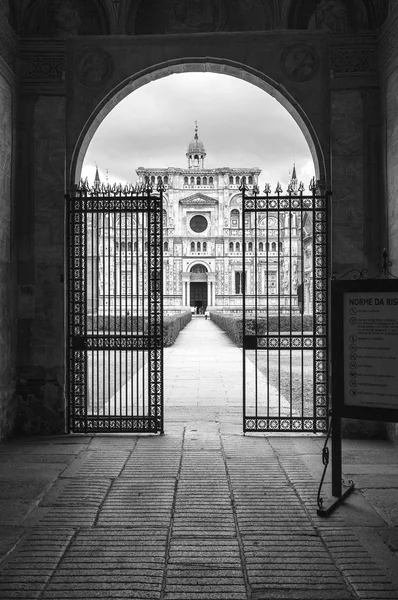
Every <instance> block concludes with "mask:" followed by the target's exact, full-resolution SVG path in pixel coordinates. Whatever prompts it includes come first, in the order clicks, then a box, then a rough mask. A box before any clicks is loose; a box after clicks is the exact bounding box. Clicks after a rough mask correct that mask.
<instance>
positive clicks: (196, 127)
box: [195, 121, 199, 140]
mask: <svg viewBox="0 0 398 600" xmlns="http://www.w3.org/2000/svg"><path fill="white" fill-rule="evenodd" d="M198 139H199V137H198V122H197V121H195V140H198Z"/></svg>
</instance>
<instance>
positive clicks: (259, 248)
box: [258, 242, 264, 252]
mask: <svg viewBox="0 0 398 600" xmlns="http://www.w3.org/2000/svg"><path fill="white" fill-rule="evenodd" d="M258 250H259V252H264V244H263V243H262V242H260V243H259V245H258Z"/></svg>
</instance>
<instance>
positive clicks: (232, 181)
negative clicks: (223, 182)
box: [229, 175, 234, 185]
mask: <svg viewBox="0 0 398 600" xmlns="http://www.w3.org/2000/svg"><path fill="white" fill-rule="evenodd" d="M233 184H234V178H233V177H232V175H230V176H229V185H233Z"/></svg>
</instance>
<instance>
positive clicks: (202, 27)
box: [166, 0, 226, 33]
mask: <svg viewBox="0 0 398 600" xmlns="http://www.w3.org/2000/svg"><path fill="white" fill-rule="evenodd" d="M225 26H226V7H225V2H224V0H172V2H171V3H170V5H169V8H168V14H167V17H166V33H200V32H206V31H223V30H224V29H225Z"/></svg>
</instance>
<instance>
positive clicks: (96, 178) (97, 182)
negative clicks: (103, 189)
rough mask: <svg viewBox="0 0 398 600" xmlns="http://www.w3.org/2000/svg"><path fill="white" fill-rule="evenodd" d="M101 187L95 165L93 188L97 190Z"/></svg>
mask: <svg viewBox="0 0 398 600" xmlns="http://www.w3.org/2000/svg"><path fill="white" fill-rule="evenodd" d="M100 185H101V179H100V176H99V172H98V165H97V163H95V177H94V187H95V188H96V189H98V188H99V187H100Z"/></svg>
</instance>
